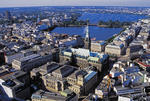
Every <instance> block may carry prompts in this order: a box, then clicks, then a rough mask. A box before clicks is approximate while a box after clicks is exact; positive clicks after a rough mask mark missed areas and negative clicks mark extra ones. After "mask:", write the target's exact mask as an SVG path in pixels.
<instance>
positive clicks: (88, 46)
mask: <svg viewBox="0 0 150 101" xmlns="http://www.w3.org/2000/svg"><path fill="white" fill-rule="evenodd" d="M85 34H86V35H85V39H84V48H85V49H89V50H91V38H90V33H89V26H88V25H87V26H86V28H85Z"/></svg>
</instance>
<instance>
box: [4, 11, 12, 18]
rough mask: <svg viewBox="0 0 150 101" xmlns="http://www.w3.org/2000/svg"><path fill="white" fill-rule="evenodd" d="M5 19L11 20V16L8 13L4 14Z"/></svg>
mask: <svg viewBox="0 0 150 101" xmlns="http://www.w3.org/2000/svg"><path fill="white" fill-rule="evenodd" d="M5 17H6V19H8V20H11V14H10V12H9V11H6V12H5Z"/></svg>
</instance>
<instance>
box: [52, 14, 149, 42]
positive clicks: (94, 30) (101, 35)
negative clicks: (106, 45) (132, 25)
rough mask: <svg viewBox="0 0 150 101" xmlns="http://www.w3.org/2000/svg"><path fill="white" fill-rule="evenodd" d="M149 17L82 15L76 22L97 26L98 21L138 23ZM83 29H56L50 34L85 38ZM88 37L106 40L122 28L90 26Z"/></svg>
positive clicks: (133, 15)
mask: <svg viewBox="0 0 150 101" xmlns="http://www.w3.org/2000/svg"><path fill="white" fill-rule="evenodd" d="M148 17H149V16H146V15H135V14H121V13H119V14H114V13H102V14H99V13H83V14H82V16H81V17H79V19H78V20H87V19H88V20H89V21H90V23H93V24H97V23H98V22H99V21H100V20H102V21H109V20H112V21H116V20H119V21H121V22H123V21H129V22H133V21H138V19H144V18H148ZM84 29H85V27H57V28H56V29H54V30H53V31H52V32H55V33H59V34H62V33H66V34H69V35H74V34H78V35H81V36H83V37H84V36H85V33H84ZM89 30H90V35H91V38H96V40H106V39H108V38H110V37H112V36H113V35H114V34H118V33H120V31H121V30H123V29H122V28H100V27H97V26H90V27H89Z"/></svg>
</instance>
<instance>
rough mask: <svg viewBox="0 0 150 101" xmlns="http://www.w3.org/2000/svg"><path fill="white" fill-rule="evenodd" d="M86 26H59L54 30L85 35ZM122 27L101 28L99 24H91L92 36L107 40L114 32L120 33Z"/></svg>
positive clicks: (60, 32)
mask: <svg viewBox="0 0 150 101" xmlns="http://www.w3.org/2000/svg"><path fill="white" fill-rule="evenodd" d="M84 30H85V27H57V28H55V29H54V30H53V31H52V32H55V33H59V34H64V33H65V34H69V35H74V34H77V35H81V36H83V37H84V36H85V31H84ZM121 30H122V28H101V27H97V26H89V31H90V36H91V38H96V40H106V39H108V38H110V37H111V36H113V35H114V34H118V33H119V32H120V31H121Z"/></svg>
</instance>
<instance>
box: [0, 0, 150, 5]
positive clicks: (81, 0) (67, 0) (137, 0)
mask: <svg viewBox="0 0 150 101" xmlns="http://www.w3.org/2000/svg"><path fill="white" fill-rule="evenodd" d="M29 6H133V7H150V1H148V0H132V1H131V0H74V1H73V0H61V1H60V0H45V1H42V0H32V1H29V0H11V1H8V0H1V1H0V7H29Z"/></svg>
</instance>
